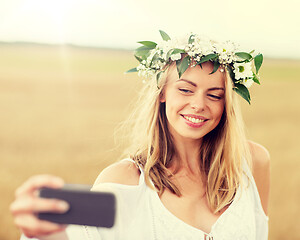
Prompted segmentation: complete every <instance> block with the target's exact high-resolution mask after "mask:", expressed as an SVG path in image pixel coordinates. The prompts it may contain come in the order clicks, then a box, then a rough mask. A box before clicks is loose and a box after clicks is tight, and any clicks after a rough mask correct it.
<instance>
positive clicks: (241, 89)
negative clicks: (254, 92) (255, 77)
mask: <svg viewBox="0 0 300 240" xmlns="http://www.w3.org/2000/svg"><path fill="white" fill-rule="evenodd" d="M234 86H235V87H234V88H233V90H234V91H235V92H237V93H238V94H239V95H240V96H241V97H242V98H244V99H245V100H246V101H247V102H248V103H249V104H250V101H251V98H250V93H249V90H248V88H246V87H245V86H244V85H243V84H240V83H235V84H234Z"/></svg>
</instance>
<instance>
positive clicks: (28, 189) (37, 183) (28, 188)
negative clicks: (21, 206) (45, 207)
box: [15, 175, 64, 197]
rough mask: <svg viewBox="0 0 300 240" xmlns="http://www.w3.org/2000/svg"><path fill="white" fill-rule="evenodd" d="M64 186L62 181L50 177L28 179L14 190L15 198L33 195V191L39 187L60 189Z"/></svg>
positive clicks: (42, 176) (41, 176)
mask: <svg viewBox="0 0 300 240" xmlns="http://www.w3.org/2000/svg"><path fill="white" fill-rule="evenodd" d="M63 185H64V181H63V179H61V178H59V177H56V176H51V175H37V176H33V177H31V178H29V179H28V180H27V181H26V182H25V183H24V184H23V185H21V186H20V187H19V188H18V189H17V190H16V193H15V195H16V197H19V196H21V195H25V194H31V195H32V194H34V192H35V190H37V189H39V188H41V187H50V188H61V187H63Z"/></svg>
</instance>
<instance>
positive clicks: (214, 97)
mask: <svg viewBox="0 0 300 240" xmlns="http://www.w3.org/2000/svg"><path fill="white" fill-rule="evenodd" d="M208 96H209V97H210V98H213V99H216V100H220V99H222V97H221V96H218V95H214V94H208Z"/></svg>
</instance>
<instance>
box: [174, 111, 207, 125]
mask: <svg viewBox="0 0 300 240" xmlns="http://www.w3.org/2000/svg"><path fill="white" fill-rule="evenodd" d="M180 116H181V117H182V118H183V120H184V121H185V123H186V124H187V125H188V126H190V127H193V128H200V127H202V126H203V125H204V124H206V122H207V120H208V118H206V117H203V116H199V115H194V114H180ZM185 117H191V118H195V119H200V120H204V121H203V122H199V123H194V122H191V121H189V120H188V119H186V118H185Z"/></svg>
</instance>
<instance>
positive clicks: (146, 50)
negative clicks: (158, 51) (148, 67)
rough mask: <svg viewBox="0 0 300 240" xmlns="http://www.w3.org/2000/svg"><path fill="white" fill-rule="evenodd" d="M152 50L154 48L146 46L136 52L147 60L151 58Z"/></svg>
mask: <svg viewBox="0 0 300 240" xmlns="http://www.w3.org/2000/svg"><path fill="white" fill-rule="evenodd" d="M151 50H152V48H148V47H146V46H142V47H139V48H137V49H136V50H135V55H136V56H138V57H141V58H142V59H143V60H146V59H147V57H148V56H149V52H150V51H151Z"/></svg>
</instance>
